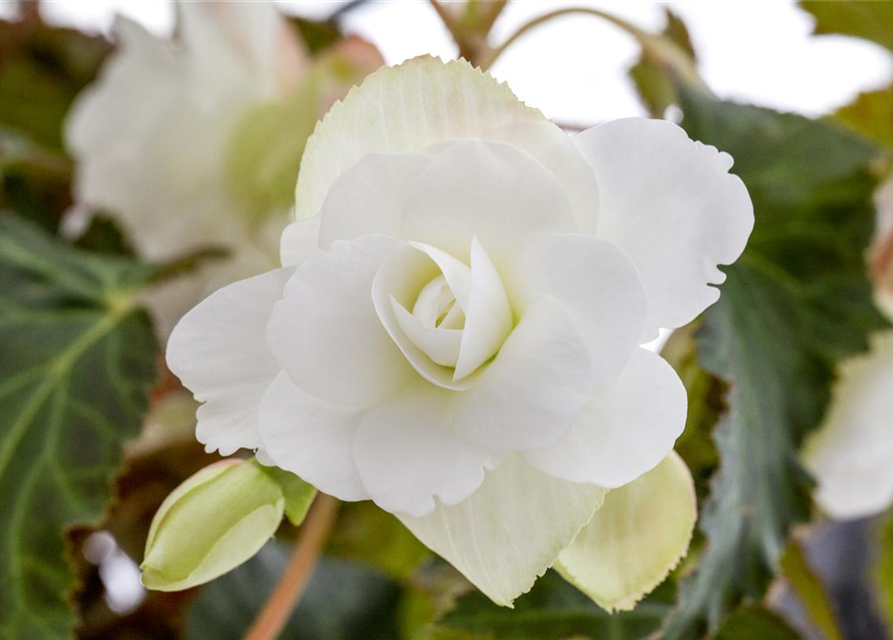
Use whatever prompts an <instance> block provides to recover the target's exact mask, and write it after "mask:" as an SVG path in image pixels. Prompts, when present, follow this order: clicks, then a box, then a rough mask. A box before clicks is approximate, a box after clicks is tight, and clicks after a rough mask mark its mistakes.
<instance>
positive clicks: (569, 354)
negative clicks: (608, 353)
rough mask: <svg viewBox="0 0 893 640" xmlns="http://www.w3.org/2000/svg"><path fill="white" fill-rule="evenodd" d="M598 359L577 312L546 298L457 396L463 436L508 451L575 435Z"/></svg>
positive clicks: (457, 426) (455, 411)
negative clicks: (575, 318)
mask: <svg viewBox="0 0 893 640" xmlns="http://www.w3.org/2000/svg"><path fill="white" fill-rule="evenodd" d="M595 367H596V363H594V362H593V361H592V359H591V357H590V356H589V351H588V349H587V348H586V343H585V341H584V340H583V339H582V338H581V337H580V335H579V334H578V333H577V330H576V327H575V326H574V324H573V322H572V320H571V317H570V314H569V313H568V312H567V311H566V310H565V309H564V308H563V307H562V306H561V305H560V304H558V303H556V302H554V301H551V300H547V299H544V300H542V301H541V302H540V303H539V304H536V305H532V306H531V308H529V309H528V310H527V312H526V313H525V314H524V316H523V317H522V318H521V319H520V321H519V322H518V325H517V326H516V327H515V329H514V331H512V333H511V334H510V335H509V337H508V338H507V339H506V341H505V342H504V343H503V345H502V349H501V350H500V351H499V354H498V355H497V356H496V357H495V358H494V359H493V360H492V361H491V362H490V363H489V364H488V365H487V366H486V368H484V369H482V370H480V371H479V372H475V374H473V375H472V376H471V377H469V378H466V379H465V380H461V381H460V382H466V381H469V380H470V381H471V382H472V384H469V385H468V387H467V388H466V389H465V390H464V391H461V392H459V393H455V394H453V396H452V403H451V411H452V416H453V422H454V425H455V426H454V429H455V431H456V433H457V434H458V435H459V436H460V437H462V439H464V440H466V441H467V442H473V443H475V444H478V445H480V446H482V447H487V448H491V449H496V450H503V451H525V450H530V449H539V448H542V447H545V446H548V445H551V444H554V443H555V442H557V441H558V440H559V439H560V438H561V437H562V436H563V435H564V434H565V433H567V431H568V429H569V428H570V425H571V423H572V421H573V419H574V417H575V416H576V415H577V414H578V413H579V411H580V409H581V408H582V407H583V405H584V404H585V403H586V401H587V400H588V399H589V396H590V394H591V392H592V381H593V372H594V370H595Z"/></svg>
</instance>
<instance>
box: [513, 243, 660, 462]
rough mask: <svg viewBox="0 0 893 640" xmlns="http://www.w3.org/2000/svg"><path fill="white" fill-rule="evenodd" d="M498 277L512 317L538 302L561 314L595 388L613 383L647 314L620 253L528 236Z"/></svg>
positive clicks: (633, 270) (635, 280) (614, 249)
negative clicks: (592, 369)
mask: <svg viewBox="0 0 893 640" xmlns="http://www.w3.org/2000/svg"><path fill="white" fill-rule="evenodd" d="M502 276H503V282H504V283H505V286H506V290H507V291H508V294H509V299H510V300H512V303H513V305H514V306H515V312H516V314H518V315H520V316H522V317H523V315H524V313H525V312H526V309H527V308H528V307H529V306H530V305H533V304H537V303H538V302H539V301H540V300H541V299H543V298H548V299H552V300H556V301H559V302H560V303H561V304H562V306H563V307H564V308H565V309H567V311H568V312H569V313H570V314H571V318H572V321H573V323H574V327H575V329H576V330H577V332H578V333H579V334H580V335H581V336H582V337H583V338H584V339H585V342H586V345H587V348H588V349H589V353H590V357H591V358H592V361H593V362H594V363H596V365H597V366H596V377H595V380H594V384H595V386H596V388H603V387H606V386H608V385H609V384H611V383H613V382H614V381H615V380H616V379H617V376H618V375H620V372H621V371H622V370H623V367H624V366H626V363H627V361H628V360H629V355H630V353H631V352H632V350H633V348H634V347H635V346H636V343H637V341H638V339H639V336H640V335H641V333H642V325H643V323H644V321H645V315H646V313H647V301H646V296H645V291H644V289H643V287H642V284H641V282H640V281H639V277H638V275H637V273H636V268H635V267H634V266H633V264H632V262H630V260H629V258H627V257H626V255H624V253H623V252H622V251H620V250H619V249H618V248H617V247H616V246H614V245H612V244H611V243H609V242H605V241H603V240H599V239H597V238H592V237H590V236H585V235H579V234H548V235H547V234H542V235H537V236H532V237H530V238H528V239H526V240H525V241H524V242H523V243H522V244H520V245H518V246H517V247H516V248H515V249H513V250H512V251H511V252H510V253H509V255H508V256H507V258H506V260H505V264H504V267H503V269H502ZM655 463H656V461H655Z"/></svg>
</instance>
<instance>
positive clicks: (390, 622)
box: [185, 544, 400, 640]
mask: <svg viewBox="0 0 893 640" xmlns="http://www.w3.org/2000/svg"><path fill="white" fill-rule="evenodd" d="M288 553H289V547H288V546H287V545H281V544H268V545H267V546H266V547H264V548H263V549H262V550H261V551H260V553H258V554H257V555H256V556H255V557H254V558H253V559H251V560H250V561H249V562H247V563H245V564H244V565H242V566H241V567H239V568H238V569H236V570H235V571H232V572H231V573H228V574H227V575H225V576H223V577H222V578H220V579H218V580H215V581H214V582H212V583H210V584H209V585H207V586H205V587H204V588H203V589H202V592H201V595H200V596H199V598H198V600H197V601H196V602H195V603H194V604H193V605H192V606H191V607H190V608H189V610H188V611H187V619H186V633H185V640H207V639H208V638H214V640H240V639H241V638H242V637H243V635H244V633H245V631H246V630H247V629H248V627H249V626H250V625H251V623H252V622H253V621H254V618H255V617H256V616H257V614H258V613H259V612H260V610H261V608H262V607H263V604H264V602H265V600H266V598H267V595H268V594H269V593H270V591H271V590H272V588H273V585H274V584H275V582H276V580H277V579H278V577H279V574H280V573H281V572H282V569H283V567H284V566H285V564H286V562H287V561H288ZM399 598H400V588H399V585H398V584H397V583H396V582H394V581H392V580H391V579H389V578H387V577H385V576H383V575H382V574H380V573H378V572H377V571H374V570H372V569H369V568H367V567H364V566H363V565H362V564H360V563H355V562H350V561H347V560H336V559H332V558H326V557H323V558H322V559H321V560H320V562H319V564H318V565H317V566H316V568H315V570H314V572H313V576H312V577H311V578H310V582H309V583H308V585H307V590H306V591H305V593H304V595H303V597H302V598H301V602H300V604H298V606H297V608H296V609H295V611H294V613H293V614H292V616H291V618H290V619H289V621H288V624H287V625H286V627H285V629H284V630H283V631H282V633H281V634H280V635H279V636H278V638H279V640H355V639H356V638H362V639H363V640H394V638H397V637H398V633H397V628H396V620H397V606H398V603H399Z"/></svg>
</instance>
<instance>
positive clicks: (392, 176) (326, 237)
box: [299, 153, 432, 247]
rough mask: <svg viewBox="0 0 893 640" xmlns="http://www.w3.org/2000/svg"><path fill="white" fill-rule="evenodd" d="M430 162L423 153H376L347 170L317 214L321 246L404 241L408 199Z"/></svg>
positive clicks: (339, 177)
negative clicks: (369, 238) (366, 239)
mask: <svg viewBox="0 0 893 640" xmlns="http://www.w3.org/2000/svg"><path fill="white" fill-rule="evenodd" d="M431 162H432V158H431V156H428V155H425V154H422V153H389V154H381V153H377V154H376V153H373V154H370V155H368V156H365V157H364V158H363V159H361V160H360V161H358V162H357V163H356V164H355V165H353V166H351V167H349V168H348V169H346V170H345V172H344V173H343V174H341V175H340V176H338V178H337V180H335V181H334V182H333V183H332V187H331V189H329V192H328V194H327V195H326V198H325V201H324V202H323V205H322V209H321V210H320V213H319V214H318V215H319V217H320V219H321V220H322V224H321V227H320V234H319V246H321V247H328V246H329V245H330V244H331V243H333V242H335V241H336V240H353V239H354V238H358V237H359V236H363V235H368V234H381V235H386V236H391V237H392V238H401V237H403V236H402V235H401V228H402V226H403V216H404V209H405V205H406V200H407V197H408V196H409V193H410V191H411V190H412V188H413V187H414V186H415V183H416V182H417V181H418V179H419V177H420V176H421V175H422V173H424V171H425V169H427V168H428V165H430V164H431ZM299 220H300V219H299Z"/></svg>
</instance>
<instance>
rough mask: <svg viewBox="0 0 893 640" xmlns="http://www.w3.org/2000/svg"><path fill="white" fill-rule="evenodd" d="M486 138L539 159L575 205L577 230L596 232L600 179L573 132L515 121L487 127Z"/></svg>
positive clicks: (540, 123)
mask: <svg viewBox="0 0 893 640" xmlns="http://www.w3.org/2000/svg"><path fill="white" fill-rule="evenodd" d="M483 138H484V139H486V140H498V141H500V142H508V143H509V144H511V145H513V146H516V147H518V148H520V149H523V150H524V151H526V152H527V153H529V154H530V155H532V156H533V157H534V158H536V159H537V160H539V161H540V163H542V165H543V166H544V167H546V169H548V170H549V171H550V172H551V173H552V175H553V176H555V179H556V180H558V182H559V183H561V187H562V189H564V192H565V193H567V195H568V197H569V198H570V200H571V204H572V205H573V208H574V215H575V216H576V219H577V230H578V231H581V232H583V233H594V232H595V229H596V223H597V221H598V201H599V197H598V183H597V182H596V180H595V174H594V173H593V171H592V167H591V166H590V165H589V163H588V162H587V161H586V159H585V158H584V157H583V156H582V155H581V154H580V151H579V150H578V149H577V147H576V145H575V144H574V142H573V139H572V138H571V136H569V135H568V134H566V133H565V132H564V131H562V130H561V127H559V126H557V125H556V124H554V123H552V122H515V123H512V124H509V125H504V126H501V127H497V128H496V129H493V130H491V131H488V132H487V133H486V134H485V135H484V136H483Z"/></svg>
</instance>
